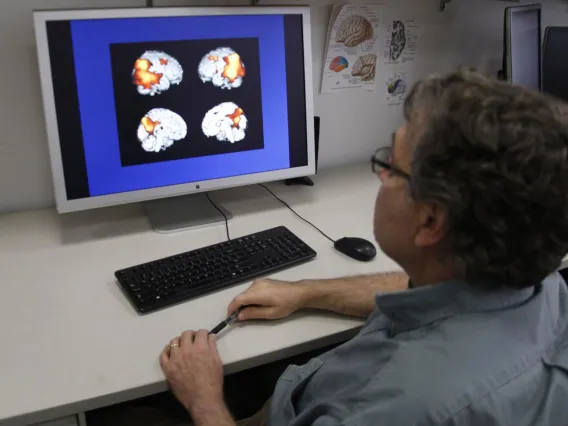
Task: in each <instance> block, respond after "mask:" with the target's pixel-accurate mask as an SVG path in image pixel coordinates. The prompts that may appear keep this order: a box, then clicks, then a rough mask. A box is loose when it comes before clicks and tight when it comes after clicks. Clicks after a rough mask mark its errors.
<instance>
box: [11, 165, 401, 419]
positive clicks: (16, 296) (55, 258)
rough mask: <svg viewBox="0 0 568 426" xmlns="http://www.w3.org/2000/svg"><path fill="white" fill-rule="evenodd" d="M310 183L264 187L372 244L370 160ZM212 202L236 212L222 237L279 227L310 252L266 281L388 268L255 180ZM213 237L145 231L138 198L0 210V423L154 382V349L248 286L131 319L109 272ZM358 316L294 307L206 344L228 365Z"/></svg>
mask: <svg viewBox="0 0 568 426" xmlns="http://www.w3.org/2000/svg"><path fill="white" fill-rule="evenodd" d="M315 181H316V186H315V187H313V188H310V187H291V188H289V187H286V186H284V185H283V184H274V185H271V188H272V189H273V190H274V191H275V192H276V193H277V195H279V196H281V197H282V198H284V200H286V201H288V202H289V203H290V204H291V205H292V206H293V207H294V208H295V209H296V210H297V211H298V213H300V214H302V215H304V216H305V217H306V218H307V219H308V220H311V221H313V222H315V224H317V225H318V226H319V227H321V228H322V229H323V230H324V232H327V233H328V234H329V235H330V236H332V237H333V238H341V237H344V236H361V237H365V238H368V239H370V240H372V239H373V237H372V214H373V208H374V201H375V195H376V192H377V190H378V187H379V182H378V179H377V178H376V177H375V176H373V174H372V173H371V172H370V167H369V166H368V165H366V164H364V165H360V166H358V167H349V168H344V169H338V170H334V171H329V172H325V173H323V174H321V175H320V176H318V177H316V178H315ZM213 198H214V199H215V200H216V201H218V202H221V203H222V204H223V205H224V206H226V207H227V208H229V209H230V210H231V211H232V212H233V213H234V214H235V219H234V220H233V221H232V222H231V224H230V230H231V235H232V236H235V237H237V236H239V235H245V234H249V233H253V232H257V231H260V230H262V229H267V228H271V227H274V226H278V225H285V226H287V227H289V228H290V229H291V230H292V231H293V232H295V233H296V234H297V235H298V236H300V237H301V238H302V239H304V240H305V241H306V242H307V243H308V244H309V245H310V246H312V247H313V248H314V249H315V250H316V251H317V252H318V257H317V259H316V260H314V261H312V262H310V263H307V264H305V265H302V266H299V267H295V268H292V269H289V270H286V271H284V272H281V273H279V274H277V275H276V276H275V278H280V279H284V280H298V279H301V278H316V277H333V276H341V275H350V274H359V273H370V272H377V271H384V270H393V269H397V266H396V265H395V264H394V263H393V262H392V261H390V260H388V259H387V258H386V257H385V256H384V255H381V254H379V256H377V258H376V260H374V261H373V262H371V263H368V264H365V263H360V262H356V261H354V260H351V259H349V258H346V257H345V256H343V255H341V254H339V253H338V252H336V251H335V250H334V249H333V247H332V245H331V243H330V242H329V241H328V240H326V239H325V238H324V237H322V236H321V235H320V234H319V233H318V232H317V231H315V230H313V229H312V228H311V227H310V226H308V225H307V224H305V223H304V222H302V221H301V220H299V219H298V218H296V217H295V216H294V215H293V214H292V213H291V212H290V211H289V210H287V209H286V208H285V207H283V206H282V205H281V204H280V203H279V202H278V201H276V200H275V199H273V198H272V197H271V196H270V195H269V194H268V193H267V192H266V191H265V190H264V189H262V188H260V187H258V186H254V187H246V188H240V189H234V190H228V191H221V192H217V193H214V194H213ZM224 239H225V229H224V227H222V226H218V227H212V228H205V229H200V230H196V231H190V232H185V233H178V234H173V235H166V236H164V235H159V234H156V233H155V232H153V231H152V230H151V229H150V228H149V226H148V223H147V220H146V217H145V215H144V213H143V210H142V206H140V205H128V206H121V207H118V208H111V209H103V210H99V211H91V212H84V213H78V214H73V215H68V216H58V215H57V213H56V212H55V211H54V210H41V211H34V212H26V213H19V214H10V215H4V216H0V342H1V349H0V424H1V425H2V426H12V425H15V426H18V425H27V424H31V423H35V422H40V421H45V420H50V419H55V418H59V417H63V416H66V415H70V414H74V413H78V412H83V411H87V410H90V409H94V408H97V407H101V406H105V405H110V404H114V403H117V402H121V401H125V400H128V399H133V398H137V397H141V396H145V395H149V394H153V393H157V392H160V391H163V390H165V389H166V384H165V381H164V377H163V375H162V372H161V370H160V366H159V363H158V355H159V353H160V351H161V350H162V349H163V347H164V346H165V345H166V344H167V343H168V342H169V340H170V338H171V337H174V336H176V335H178V334H179V333H181V332H182V331H184V330H186V329H199V328H210V327H212V326H213V325H215V324H217V323H218V322H219V321H221V320H222V319H224V317H225V314H226V307H227V305H228V303H229V302H230V301H231V299H232V298H233V297H234V296H235V295H237V294H238V293H240V292H242V291H243V290H245V289H246V288H247V287H248V285H249V284H250V283H249V284H243V285H241V286H237V287H233V288H230V289H227V290H224V291H220V292H218V293H214V294H211V295H208V296H205V297H201V298H198V299H195V300H192V301H189V302H187V303H183V304H181V305H177V306H175V307H171V308H168V309H165V310H162V311H159V312H155V313H151V314H148V315H146V316H140V315H138V314H136V312H135V311H134V309H133V308H132V307H131V305H130V303H129V302H128V301H127V299H126V298H125V296H124V295H123V294H122V293H121V290H120V289H119V288H118V286H117V284H116V281H115V279H114V271H115V270H117V269H121V268H123V267H127V266H132V265H135V264H138V263H142V262H146V261H150V260H153V259H157V258H160V257H164V256H168V255H172V254H176V253H180V252H184V251H187V250H191V249H195V248H198V247H201V246H206V245H210V244H214V243H217V242H220V241H223V240H224ZM360 325H361V323H360V322H359V321H358V320H355V319H349V318H343V317H339V316H334V315H328V314H324V313H302V314H298V315H295V316H293V317H292V318H291V319H289V320H286V321H281V322H257V323H247V324H245V325H239V326H235V327H233V328H232V329H229V330H228V331H227V332H224V333H223V334H221V336H220V340H219V349H220V352H221V356H222V358H223V361H224V364H225V367H226V372H227V373H232V372H236V371H239V370H243V369H246V368H250V367H253V366H257V365H260V364H264V363H267V362H270V361H273V360H276V359H281V358H284V357H287V356H290V355H294V354H297V353H300V352H304V351H307V350H311V349H316V348H318V347H322V346H324V345H327V344H332V343H336V342H339V341H341V340H344V339H347V338H349V337H351V336H352V335H353V334H354V333H355V332H356V331H357V329H358V328H359V326H360Z"/></svg>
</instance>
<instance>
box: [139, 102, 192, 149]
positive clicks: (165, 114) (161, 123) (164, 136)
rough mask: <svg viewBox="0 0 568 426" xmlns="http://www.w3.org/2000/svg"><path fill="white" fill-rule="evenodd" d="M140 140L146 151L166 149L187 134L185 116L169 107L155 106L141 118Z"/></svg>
mask: <svg viewBox="0 0 568 426" xmlns="http://www.w3.org/2000/svg"><path fill="white" fill-rule="evenodd" d="M137 136H138V140H139V141H140V143H141V145H142V148H143V149H144V151H146V152H160V151H165V150H166V149H168V148H169V147H170V146H172V145H173V144H174V142H175V141H179V140H181V139H184V138H185V137H186V136H187V125H186V124H185V121H184V120H183V118H181V117H180V116H179V115H178V114H176V113H175V112H173V111H170V110H169V109H164V108H155V109H153V110H150V111H149V112H148V113H146V115H145V116H144V117H143V118H142V120H140V125H139V126H138V134H137Z"/></svg>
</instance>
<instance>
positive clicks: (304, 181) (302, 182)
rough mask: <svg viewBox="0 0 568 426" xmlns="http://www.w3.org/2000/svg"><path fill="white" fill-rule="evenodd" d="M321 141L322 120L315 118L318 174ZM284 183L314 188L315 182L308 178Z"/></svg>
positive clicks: (289, 180)
mask: <svg viewBox="0 0 568 426" xmlns="http://www.w3.org/2000/svg"><path fill="white" fill-rule="evenodd" d="M319 139H320V118H319V117H314V140H315V145H316V173H317V171H318V161H319ZM284 183H285V184H286V185H288V186H290V185H307V186H314V181H313V180H311V179H310V178H309V177H307V176H304V177H299V178H294V179H288V180H286V181H285V182H284Z"/></svg>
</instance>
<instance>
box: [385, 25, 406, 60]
mask: <svg viewBox="0 0 568 426" xmlns="http://www.w3.org/2000/svg"><path fill="white" fill-rule="evenodd" d="M405 47H406V28H405V26H404V23H403V22H401V21H393V23H392V34H391V43H390V51H389V59H390V60H391V61H396V60H398V58H400V55H402V52H403V51H404V48H405Z"/></svg>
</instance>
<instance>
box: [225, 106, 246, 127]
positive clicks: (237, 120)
mask: <svg viewBox="0 0 568 426" xmlns="http://www.w3.org/2000/svg"><path fill="white" fill-rule="evenodd" d="M241 115H243V110H242V109H240V108H237V109H235V112H233V113H232V114H228V115H227V118H229V119H230V120H231V121H232V122H233V126H232V127H236V128H239V123H240V122H241Z"/></svg>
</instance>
